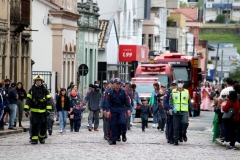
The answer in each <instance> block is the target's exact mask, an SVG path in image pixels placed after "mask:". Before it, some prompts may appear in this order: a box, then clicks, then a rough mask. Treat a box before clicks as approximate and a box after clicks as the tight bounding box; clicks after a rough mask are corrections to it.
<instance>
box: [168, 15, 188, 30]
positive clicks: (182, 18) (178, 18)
mask: <svg viewBox="0 0 240 160" xmlns="http://www.w3.org/2000/svg"><path fill="white" fill-rule="evenodd" d="M170 17H172V18H173V19H174V20H175V21H176V22H177V23H178V27H180V28H185V27H186V16H185V15H184V14H182V13H171V14H170Z"/></svg>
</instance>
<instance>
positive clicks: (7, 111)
mask: <svg viewBox="0 0 240 160" xmlns="http://www.w3.org/2000/svg"><path fill="white" fill-rule="evenodd" d="M9 112H10V110H9V107H5V108H4V113H3V116H2V119H1V120H0V128H2V129H4V117H5V115H6V114H7V113H9Z"/></svg>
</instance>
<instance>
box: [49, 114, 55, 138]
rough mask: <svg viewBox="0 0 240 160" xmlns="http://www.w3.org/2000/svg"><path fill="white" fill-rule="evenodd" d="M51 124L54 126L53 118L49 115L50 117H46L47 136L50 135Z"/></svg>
mask: <svg viewBox="0 0 240 160" xmlns="http://www.w3.org/2000/svg"><path fill="white" fill-rule="evenodd" d="M53 124H54V116H53V115H50V116H48V117H47V130H48V134H52V128H53Z"/></svg>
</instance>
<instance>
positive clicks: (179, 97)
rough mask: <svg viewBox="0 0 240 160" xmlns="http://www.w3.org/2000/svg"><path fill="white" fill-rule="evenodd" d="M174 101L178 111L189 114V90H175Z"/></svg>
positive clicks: (173, 93) (173, 92)
mask: <svg viewBox="0 0 240 160" xmlns="http://www.w3.org/2000/svg"><path fill="white" fill-rule="evenodd" d="M172 101H173V106H174V108H176V110H177V111H185V112H188V102H189V92H188V90H187V89H183V90H182V91H181V92H180V91H178V90H177V89H173V90H172Z"/></svg>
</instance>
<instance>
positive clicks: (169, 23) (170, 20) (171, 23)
mask: <svg viewBox="0 0 240 160" xmlns="http://www.w3.org/2000/svg"><path fill="white" fill-rule="evenodd" d="M174 25H175V19H174V18H172V17H168V18H167V26H168V27H174Z"/></svg>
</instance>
